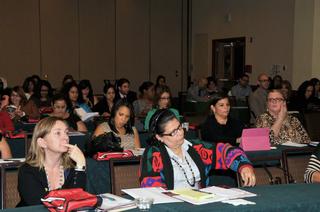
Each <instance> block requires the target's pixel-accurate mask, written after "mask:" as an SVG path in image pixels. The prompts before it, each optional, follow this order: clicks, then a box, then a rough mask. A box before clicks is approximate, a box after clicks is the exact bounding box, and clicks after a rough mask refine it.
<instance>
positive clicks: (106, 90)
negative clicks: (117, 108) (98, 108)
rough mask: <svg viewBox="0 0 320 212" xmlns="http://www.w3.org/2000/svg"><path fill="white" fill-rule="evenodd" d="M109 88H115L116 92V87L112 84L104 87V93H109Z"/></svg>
mask: <svg viewBox="0 0 320 212" xmlns="http://www.w3.org/2000/svg"><path fill="white" fill-rule="evenodd" d="M109 88H113V90H114V91H116V88H115V87H114V85H112V84H110V83H106V84H104V86H103V93H104V94H106V93H107V92H108V90H109Z"/></svg>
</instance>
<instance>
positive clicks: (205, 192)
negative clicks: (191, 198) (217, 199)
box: [192, 189, 213, 194]
mask: <svg viewBox="0 0 320 212" xmlns="http://www.w3.org/2000/svg"><path fill="white" fill-rule="evenodd" d="M192 191H198V192H201V193H204V194H213V193H210V192H207V191H201V190H199V189H192Z"/></svg>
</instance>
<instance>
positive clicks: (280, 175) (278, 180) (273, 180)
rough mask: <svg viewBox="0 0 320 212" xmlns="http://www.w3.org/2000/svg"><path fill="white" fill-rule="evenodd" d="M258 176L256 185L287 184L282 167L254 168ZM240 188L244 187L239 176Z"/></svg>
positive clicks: (262, 166)
mask: <svg viewBox="0 0 320 212" xmlns="http://www.w3.org/2000/svg"><path fill="white" fill-rule="evenodd" d="M254 172H255V175H256V185H276V184H285V182H286V179H285V173H284V169H283V168H282V167H281V165H280V164H279V165H277V166H266V165H260V166H255V167H254ZM237 179H238V187H242V186H243V182H242V178H241V175H240V174H239V173H238V174H237Z"/></svg>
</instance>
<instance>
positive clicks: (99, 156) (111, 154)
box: [93, 150, 134, 160]
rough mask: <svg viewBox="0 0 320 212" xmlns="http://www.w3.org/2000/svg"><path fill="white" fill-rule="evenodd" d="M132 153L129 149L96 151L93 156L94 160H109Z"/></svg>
mask: <svg viewBox="0 0 320 212" xmlns="http://www.w3.org/2000/svg"><path fill="white" fill-rule="evenodd" d="M133 156H134V154H133V152H132V151H130V150H124V151H123V152H98V153H97V154H95V155H94V156H93V158H94V159H96V160H110V159H111V158H129V157H133Z"/></svg>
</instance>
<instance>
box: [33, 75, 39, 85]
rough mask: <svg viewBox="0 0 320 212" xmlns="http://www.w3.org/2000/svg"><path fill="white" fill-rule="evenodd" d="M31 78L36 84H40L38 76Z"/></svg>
mask: <svg viewBox="0 0 320 212" xmlns="http://www.w3.org/2000/svg"><path fill="white" fill-rule="evenodd" d="M31 78H32V79H33V81H34V82H35V83H36V84H38V83H39V82H40V81H41V78H40V77H39V75H37V74H34V75H32V76H31Z"/></svg>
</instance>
